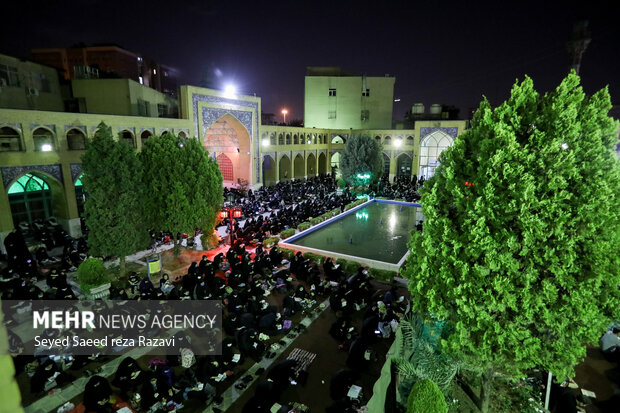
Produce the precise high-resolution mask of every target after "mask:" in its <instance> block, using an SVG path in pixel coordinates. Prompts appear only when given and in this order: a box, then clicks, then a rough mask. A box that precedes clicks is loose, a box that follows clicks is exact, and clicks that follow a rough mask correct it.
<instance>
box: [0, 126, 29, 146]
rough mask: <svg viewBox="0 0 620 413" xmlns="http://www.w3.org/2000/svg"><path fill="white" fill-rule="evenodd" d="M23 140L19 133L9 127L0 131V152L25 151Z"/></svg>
mask: <svg viewBox="0 0 620 413" xmlns="http://www.w3.org/2000/svg"><path fill="white" fill-rule="evenodd" d="M23 148H24V147H23V146H22V138H21V136H19V133H18V132H17V131H16V130H15V129H13V128H9V127H4V128H1V129H0V152H18V151H23V150H24V149H23Z"/></svg>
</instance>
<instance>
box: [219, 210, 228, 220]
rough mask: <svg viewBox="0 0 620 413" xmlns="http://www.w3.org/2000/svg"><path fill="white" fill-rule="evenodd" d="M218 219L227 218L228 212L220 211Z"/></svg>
mask: <svg viewBox="0 0 620 413" xmlns="http://www.w3.org/2000/svg"><path fill="white" fill-rule="evenodd" d="M220 218H222V219H225V218H228V211H220Z"/></svg>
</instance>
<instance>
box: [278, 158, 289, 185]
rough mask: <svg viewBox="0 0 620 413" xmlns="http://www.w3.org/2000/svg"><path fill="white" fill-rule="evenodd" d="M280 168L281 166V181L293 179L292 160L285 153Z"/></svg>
mask: <svg viewBox="0 0 620 413" xmlns="http://www.w3.org/2000/svg"><path fill="white" fill-rule="evenodd" d="M278 163H279V168H280V181H290V180H291V160H290V159H289V157H288V156H286V155H284V156H283V157H282V158H280V162H278Z"/></svg>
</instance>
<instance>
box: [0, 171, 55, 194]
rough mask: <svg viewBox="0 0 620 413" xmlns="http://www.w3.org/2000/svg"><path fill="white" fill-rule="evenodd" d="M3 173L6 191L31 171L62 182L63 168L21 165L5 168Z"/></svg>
mask: <svg viewBox="0 0 620 413" xmlns="http://www.w3.org/2000/svg"><path fill="white" fill-rule="evenodd" d="M0 170H1V171H2V183H3V185H4V189H5V190H6V189H7V188H8V186H9V184H10V183H11V182H13V181H14V180H15V179H17V178H19V177H20V176H22V175H23V174H25V173H27V172H30V171H39V172H43V173H46V174H48V175H50V176H53V177H54V178H56V179H57V180H58V182H60V183H61V184H62V183H63V180H62V168H61V167H60V165H20V166H4V167H2V168H1V169H0Z"/></svg>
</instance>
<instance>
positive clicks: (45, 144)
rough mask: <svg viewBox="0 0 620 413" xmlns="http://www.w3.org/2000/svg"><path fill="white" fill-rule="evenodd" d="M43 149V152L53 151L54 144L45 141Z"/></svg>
mask: <svg viewBox="0 0 620 413" xmlns="http://www.w3.org/2000/svg"><path fill="white" fill-rule="evenodd" d="M41 151H43V152H51V151H52V145H50V144H49V143H44V144H43V145H41Z"/></svg>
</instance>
